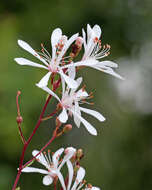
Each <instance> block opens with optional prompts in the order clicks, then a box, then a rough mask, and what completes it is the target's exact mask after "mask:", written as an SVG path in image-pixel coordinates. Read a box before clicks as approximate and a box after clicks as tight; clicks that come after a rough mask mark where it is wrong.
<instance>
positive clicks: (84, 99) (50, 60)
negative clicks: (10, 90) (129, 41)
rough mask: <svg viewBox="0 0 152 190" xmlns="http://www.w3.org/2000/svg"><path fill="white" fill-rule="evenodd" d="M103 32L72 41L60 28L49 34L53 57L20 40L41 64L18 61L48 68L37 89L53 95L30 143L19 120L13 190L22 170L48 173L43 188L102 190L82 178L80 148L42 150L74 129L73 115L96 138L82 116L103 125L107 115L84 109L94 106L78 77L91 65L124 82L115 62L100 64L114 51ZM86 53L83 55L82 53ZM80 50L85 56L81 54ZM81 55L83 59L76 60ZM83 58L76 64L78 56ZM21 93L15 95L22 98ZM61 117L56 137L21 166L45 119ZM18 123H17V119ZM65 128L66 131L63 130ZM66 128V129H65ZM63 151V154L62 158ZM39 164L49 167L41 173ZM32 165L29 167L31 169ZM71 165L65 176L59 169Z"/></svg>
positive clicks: (90, 30)
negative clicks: (50, 107)
mask: <svg viewBox="0 0 152 190" xmlns="http://www.w3.org/2000/svg"><path fill="white" fill-rule="evenodd" d="M101 33H102V32H101V28H100V27H99V26H98V25H95V26H94V27H92V28H91V26H90V25H89V24H88V25H87V32H85V30H84V29H82V36H80V35H79V34H78V33H77V34H74V35H73V36H71V37H70V38H68V37H67V36H66V35H63V34H62V30H61V29H60V28H57V29H55V30H54V31H53V32H52V35H51V46H52V53H51V54H50V53H49V52H48V51H47V49H46V48H45V47H44V45H43V44H41V48H42V49H41V51H40V52H37V51H35V50H34V49H33V48H32V47H31V46H30V45H29V44H27V43H26V42H24V41H22V40H18V44H19V46H20V47H22V48H23V49H24V50H26V51H28V52H29V53H30V54H32V55H33V56H35V57H36V58H37V59H38V61H39V62H41V64H40V63H37V62H33V61H30V60H28V59H25V58H15V61H16V62H17V63H18V64H19V65H28V66H32V67H38V68H42V69H45V70H47V73H46V74H45V76H44V77H43V78H42V79H41V80H40V81H39V82H38V83H36V86H37V87H39V88H40V89H42V90H43V91H45V92H46V93H47V94H49V96H48V98H47V100H46V103H45V105H44V108H43V109H42V112H41V114H40V117H39V120H38V122H37V124H36V126H35V128H34V130H33V132H32V133H31V136H29V138H28V140H26V138H24V135H23V132H22V129H21V123H22V121H23V120H22V121H21V122H18V127H19V133H20V136H21V139H22V141H23V144H24V147H23V152H22V156H21V160H20V165H19V169H18V174H17V177H16V180H15V183H14V186H13V189H12V190H15V189H16V185H17V183H18V180H19V177H20V175H21V172H37V173H41V174H44V175H45V176H44V177H43V184H44V185H51V184H52V183H54V190H56V187H57V185H58V184H57V182H60V189H62V190H79V189H81V188H83V189H84V190H99V188H98V187H93V186H92V185H91V184H88V183H86V181H85V180H84V176H85V169H84V168H83V167H81V166H80V163H79V162H80V160H81V158H82V157H83V153H82V151H81V150H76V149H75V148H73V147H68V148H66V149H65V150H64V148H60V149H59V150H57V151H56V152H55V153H54V154H53V155H52V157H51V156H50V151H48V153H46V152H43V153H42V151H43V150H44V149H45V148H46V147H47V146H48V145H49V144H50V143H51V142H52V141H53V140H54V139H55V138H56V137H59V136H60V135H62V134H63V133H64V132H65V131H66V132H67V131H69V130H71V129H72V126H71V125H70V124H66V123H67V121H68V118H69V117H73V119H74V123H75V124H76V126H77V127H78V128H79V127H80V125H81V123H82V124H83V125H84V127H85V128H86V129H87V131H88V132H89V133H90V134H92V135H97V131H96V129H95V127H94V126H93V125H92V124H90V123H89V122H88V121H87V120H86V119H85V118H84V117H83V116H82V114H83V112H84V113H87V114H89V115H91V116H93V117H95V118H96V119H98V120H99V121H100V122H103V121H105V117H104V116H103V115H102V114H101V113H99V112H97V111H95V110H92V109H88V108H85V107H84V106H83V105H82V104H92V102H89V100H90V99H91V98H92V97H93V93H92V92H91V93H88V92H87V91H86V86H85V85H83V86H81V84H82V81H83V79H82V77H79V78H77V76H76V74H77V72H78V71H79V69H82V68H85V67H90V68H94V69H96V70H99V71H102V72H105V73H107V74H110V75H113V76H115V77H117V78H119V79H123V78H122V77H121V76H120V75H119V74H118V73H116V72H115V71H114V69H115V68H117V67H118V65H117V64H116V63H114V62H112V61H100V59H102V58H105V57H106V56H108V55H109V53H110V45H102V43H101V40H100V37H101ZM81 50H82V51H81ZM81 52H82V53H81ZM78 55H79V56H78ZM79 57H80V59H79V60H78V58H79ZM59 86H62V87H61V93H60V94H59V93H57V91H56V90H57V88H58V87H59ZM18 96H19V94H18V95H17V98H18ZM52 97H54V98H55V99H56V100H57V104H56V109H55V111H54V112H53V113H51V114H49V116H47V117H45V118H44V117H43V116H44V112H45V110H46V107H47V105H48V103H49V100H50V98H52ZM17 109H18V117H19V118H20V117H21V115H20V110H19V105H18V99H17ZM54 114H57V118H56V128H55V130H54V132H53V135H52V138H51V139H50V140H49V142H48V143H47V144H46V145H45V146H44V147H43V148H42V149H41V150H40V151H38V150H34V151H33V152H32V155H33V158H32V159H31V160H30V161H28V162H27V163H26V164H24V165H23V160H24V154H25V151H26V148H27V146H28V145H29V143H30V142H31V139H32V137H33V136H34V134H35V133H36V131H37V129H38V127H39V125H40V123H41V122H42V121H43V120H45V119H50V117H52V115H54ZM17 121H18V120H17ZM62 124H65V127H63V128H62V127H61V126H62ZM61 128H62V129H61ZM63 153H64V156H63ZM35 159H36V160H37V161H38V162H39V163H41V164H42V165H43V166H44V167H45V168H46V169H38V168H34V167H31V166H30V165H31V163H32V161H33V160H35ZM29 164H30V165H29ZM65 165H66V166H67V167H66V168H67V170H68V174H67V176H65V178H64V177H63V176H64V175H62V173H61V170H62V168H63V166H65Z"/></svg>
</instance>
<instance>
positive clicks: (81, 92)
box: [76, 89, 89, 98]
mask: <svg viewBox="0 0 152 190" xmlns="http://www.w3.org/2000/svg"><path fill="white" fill-rule="evenodd" d="M88 96H89V94H88V93H87V92H86V91H85V90H83V89H80V90H78V92H76V97H77V98H86V97H88Z"/></svg>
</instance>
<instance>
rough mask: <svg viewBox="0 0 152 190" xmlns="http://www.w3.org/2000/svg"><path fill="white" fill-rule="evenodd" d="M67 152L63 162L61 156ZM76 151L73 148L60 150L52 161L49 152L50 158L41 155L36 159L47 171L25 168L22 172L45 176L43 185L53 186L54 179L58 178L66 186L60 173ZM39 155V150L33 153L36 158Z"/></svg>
mask: <svg viewBox="0 0 152 190" xmlns="http://www.w3.org/2000/svg"><path fill="white" fill-rule="evenodd" d="M63 152H65V156H64V157H63V160H62V161H61V160H60V157H61V154H62V153H63ZM75 152H76V149H75V148H73V147H68V148H66V149H65V151H64V148H60V149H59V150H57V151H56V152H55V153H54V154H53V156H52V159H51V157H50V152H48V156H47V155H46V154H42V153H41V154H39V155H38V156H37V157H36V159H37V161H38V162H40V163H41V164H42V165H44V166H45V167H46V169H47V170H44V169H39V168H34V167H25V168H23V169H22V172H36V173H41V174H45V176H44V177H43V184H44V185H50V184H52V182H53V180H54V178H55V177H56V176H57V177H58V178H59V180H60V182H61V184H62V185H64V179H63V176H62V174H61V172H60V170H61V168H62V166H63V165H64V164H65V163H66V162H67V161H68V160H69V159H71V157H72V156H73V155H74V154H75ZM38 153H39V151H38V150H34V151H33V152H32V155H33V156H36V155H37V154H38Z"/></svg>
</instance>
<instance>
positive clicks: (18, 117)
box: [16, 116, 23, 124]
mask: <svg viewBox="0 0 152 190" xmlns="http://www.w3.org/2000/svg"><path fill="white" fill-rule="evenodd" d="M16 122H17V123H18V124H21V123H22V122H23V118H22V116H17V117H16Z"/></svg>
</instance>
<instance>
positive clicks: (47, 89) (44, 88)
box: [36, 84, 60, 102]
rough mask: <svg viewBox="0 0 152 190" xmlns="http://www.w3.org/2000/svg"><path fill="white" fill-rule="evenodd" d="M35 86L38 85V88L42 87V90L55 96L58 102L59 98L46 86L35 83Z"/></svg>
mask: <svg viewBox="0 0 152 190" xmlns="http://www.w3.org/2000/svg"><path fill="white" fill-rule="evenodd" d="M36 86H38V87H39V88H42V89H43V90H44V91H46V92H47V93H48V94H50V95H52V96H53V97H55V98H56V99H57V100H58V101H59V102H60V98H59V97H58V96H57V95H56V94H55V93H54V92H53V91H52V90H50V89H49V88H48V87H47V86H44V87H41V86H39V84H36Z"/></svg>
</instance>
